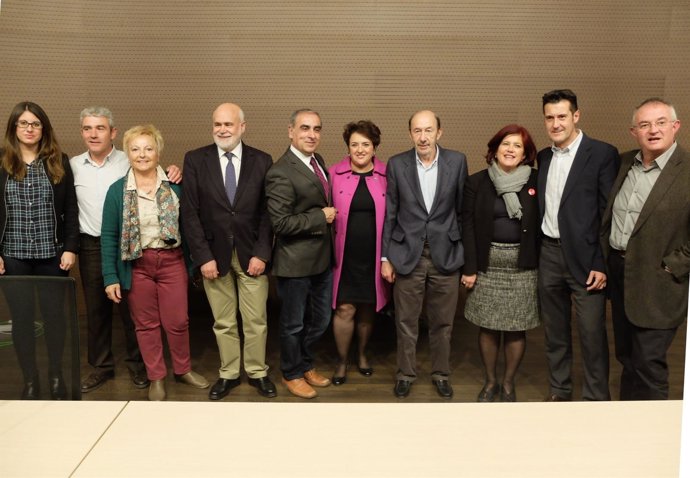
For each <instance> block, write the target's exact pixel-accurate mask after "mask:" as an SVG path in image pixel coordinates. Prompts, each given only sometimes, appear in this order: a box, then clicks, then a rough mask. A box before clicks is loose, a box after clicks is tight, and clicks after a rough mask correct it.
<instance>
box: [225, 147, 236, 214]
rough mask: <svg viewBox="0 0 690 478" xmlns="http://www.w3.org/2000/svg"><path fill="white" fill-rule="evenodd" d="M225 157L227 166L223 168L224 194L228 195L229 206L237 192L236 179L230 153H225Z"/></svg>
mask: <svg viewBox="0 0 690 478" xmlns="http://www.w3.org/2000/svg"><path fill="white" fill-rule="evenodd" d="M225 156H227V158H228V165H227V166H225V192H226V193H227V195H228V199H229V200H230V204H232V203H234V202H235V193H236V192H237V179H236V177H235V166H233V165H232V153H230V152H227V153H225Z"/></svg>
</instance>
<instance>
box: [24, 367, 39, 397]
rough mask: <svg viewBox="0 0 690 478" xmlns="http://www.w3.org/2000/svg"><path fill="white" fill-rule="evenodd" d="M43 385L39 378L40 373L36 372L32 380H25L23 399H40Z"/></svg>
mask: <svg viewBox="0 0 690 478" xmlns="http://www.w3.org/2000/svg"><path fill="white" fill-rule="evenodd" d="M40 399H41V386H40V382H39V380H38V373H36V374H34V376H33V377H31V379H30V380H26V381H25V382H24V390H22V400H40Z"/></svg>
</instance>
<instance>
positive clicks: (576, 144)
mask: <svg viewBox="0 0 690 478" xmlns="http://www.w3.org/2000/svg"><path fill="white" fill-rule="evenodd" d="M582 136H583V133H582V130H579V131H578V133H577V136H576V137H575V139H574V140H573V142H572V143H570V144H569V145H568V146H566V147H565V148H559V147H558V146H556V145H555V144H553V143H551V151H553V152H554V153H561V154H566V153H569V152H571V151H577V148H579V147H580V143H581V142H582Z"/></svg>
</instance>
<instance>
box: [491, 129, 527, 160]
mask: <svg viewBox="0 0 690 478" xmlns="http://www.w3.org/2000/svg"><path fill="white" fill-rule="evenodd" d="M511 134H519V135H520V137H521V138H522V146H523V147H524V148H525V159H523V160H522V162H521V163H520V164H526V165H527V166H532V165H533V164H534V160H535V159H536V158H537V147H536V146H535V145H534V141H532V136H530V134H529V131H527V129H525V128H524V127H523V126H520V125H519V124H509V125H507V126H504V127H503V128H501V129H500V130H499V131H498V133H496V134H495V135H494V136H493V138H491V139H490V140H489V142H488V144H487V146H488V148H489V150H488V151H487V152H486V162H487V164H491V163H493V162H494V159H495V158H496V152H497V151H498V146H499V145H500V144H501V141H503V138H505V137H506V136H509V135H511Z"/></svg>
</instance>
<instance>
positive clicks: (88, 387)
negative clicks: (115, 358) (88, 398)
mask: <svg viewBox="0 0 690 478" xmlns="http://www.w3.org/2000/svg"><path fill="white" fill-rule="evenodd" d="M114 377H115V372H113V371H112V370H109V371H107V372H106V371H97V372H93V373H92V374H91V375H89V376H88V377H86V379H85V380H84V381H83V382H82V383H81V393H89V392H92V391H94V390H96V389H97V388H100V387H101V386H102V385H103V384H104V383H105V382H107V381H108V380H110V379H112V378H114Z"/></svg>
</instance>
